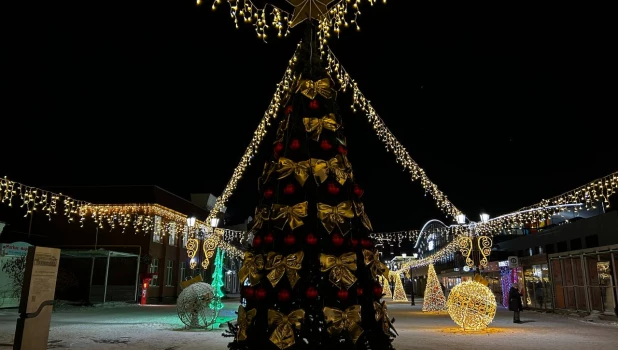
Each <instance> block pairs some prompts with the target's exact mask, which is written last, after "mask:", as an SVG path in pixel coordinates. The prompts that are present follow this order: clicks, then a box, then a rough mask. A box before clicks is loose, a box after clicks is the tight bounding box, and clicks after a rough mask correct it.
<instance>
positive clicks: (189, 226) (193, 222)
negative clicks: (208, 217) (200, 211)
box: [187, 216, 200, 269]
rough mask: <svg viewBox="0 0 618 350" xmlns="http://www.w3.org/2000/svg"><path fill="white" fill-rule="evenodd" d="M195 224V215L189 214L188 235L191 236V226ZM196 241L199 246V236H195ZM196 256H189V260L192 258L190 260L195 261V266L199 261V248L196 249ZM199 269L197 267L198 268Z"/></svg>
mask: <svg viewBox="0 0 618 350" xmlns="http://www.w3.org/2000/svg"><path fill="white" fill-rule="evenodd" d="M194 226H195V217H194V216H191V217H187V231H188V233H187V234H188V235H189V237H191V233H192V231H193V227H194ZM196 238H197V241H198V247H199V241H200V238H199V237H196ZM196 254H197V258H196V257H195V256H194V257H193V258H191V260H193V261H192V262H195V266H198V263H199V262H200V250H199V249H198V250H197V252H196ZM198 269H199V268H198Z"/></svg>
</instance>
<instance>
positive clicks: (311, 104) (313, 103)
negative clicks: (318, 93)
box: [309, 100, 320, 110]
mask: <svg viewBox="0 0 618 350" xmlns="http://www.w3.org/2000/svg"><path fill="white" fill-rule="evenodd" d="M309 108H310V109H313V110H316V109H318V108H320V103H319V102H318V100H312V101H311V102H309Z"/></svg>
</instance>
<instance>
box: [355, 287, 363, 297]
mask: <svg viewBox="0 0 618 350" xmlns="http://www.w3.org/2000/svg"><path fill="white" fill-rule="evenodd" d="M364 292H365V291H364V290H363V287H357V288H356V296H358V297H362V296H363V293H364Z"/></svg>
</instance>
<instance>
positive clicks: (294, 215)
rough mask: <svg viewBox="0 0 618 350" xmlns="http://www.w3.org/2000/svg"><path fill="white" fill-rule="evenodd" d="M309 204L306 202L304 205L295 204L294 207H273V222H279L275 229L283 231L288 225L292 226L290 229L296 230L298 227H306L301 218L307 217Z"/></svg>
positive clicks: (277, 205)
mask: <svg viewBox="0 0 618 350" xmlns="http://www.w3.org/2000/svg"><path fill="white" fill-rule="evenodd" d="M308 205H309V203H308V202H307V201H304V202H302V203H298V204H295V205H293V206H287V205H281V204H275V205H273V212H272V216H271V218H270V219H271V220H273V221H277V223H276V225H275V227H276V228H278V229H280V230H283V228H284V227H285V225H286V224H287V223H289V224H290V228H291V229H292V230H295V229H296V228H298V227H301V226H302V225H304V223H303V221H302V220H301V218H304V217H306V216H307V206H308Z"/></svg>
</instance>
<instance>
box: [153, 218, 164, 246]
mask: <svg viewBox="0 0 618 350" xmlns="http://www.w3.org/2000/svg"><path fill="white" fill-rule="evenodd" d="M154 221H155V223H154V230H153V231H152V241H153V242H155V243H161V231H162V230H163V227H161V217H160V216H158V215H155V220H154Z"/></svg>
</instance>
